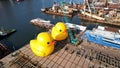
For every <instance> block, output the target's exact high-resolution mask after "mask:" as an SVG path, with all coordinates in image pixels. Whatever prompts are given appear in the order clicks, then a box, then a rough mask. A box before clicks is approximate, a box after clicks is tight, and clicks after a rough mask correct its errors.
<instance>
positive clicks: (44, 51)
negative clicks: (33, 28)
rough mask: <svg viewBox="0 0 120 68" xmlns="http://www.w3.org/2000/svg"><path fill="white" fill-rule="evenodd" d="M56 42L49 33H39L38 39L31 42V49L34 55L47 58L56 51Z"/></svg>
mask: <svg viewBox="0 0 120 68" xmlns="http://www.w3.org/2000/svg"><path fill="white" fill-rule="evenodd" d="M54 44H55V42H54V40H53V38H52V37H51V35H50V34H49V33H48V32H42V33H39V34H38V36H37V39H34V40H30V47H31V49H32V51H33V53H34V54H36V55H37V56H40V57H45V56H47V55H49V54H51V53H52V52H53V50H54Z"/></svg>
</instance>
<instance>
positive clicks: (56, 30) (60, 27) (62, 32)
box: [51, 22, 68, 41]
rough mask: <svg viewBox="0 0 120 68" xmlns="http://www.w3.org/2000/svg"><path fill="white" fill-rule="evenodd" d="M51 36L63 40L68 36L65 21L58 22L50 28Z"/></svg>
mask: <svg viewBox="0 0 120 68" xmlns="http://www.w3.org/2000/svg"><path fill="white" fill-rule="evenodd" d="M51 34H52V37H53V39H54V40H57V41H60V40H65V39H66V38H67V37H68V32H67V27H66V25H65V23H63V22H58V23H57V24H56V25H55V26H54V27H53V28H52V32H51Z"/></svg>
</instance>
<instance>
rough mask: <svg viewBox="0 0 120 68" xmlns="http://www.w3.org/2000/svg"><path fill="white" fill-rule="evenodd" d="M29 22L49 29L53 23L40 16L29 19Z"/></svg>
mask: <svg viewBox="0 0 120 68" xmlns="http://www.w3.org/2000/svg"><path fill="white" fill-rule="evenodd" d="M30 23H31V24H32V25H35V26H38V27H42V28H46V29H51V28H52V27H53V24H51V23H50V21H49V20H44V19H41V18H36V19H32V20H30Z"/></svg>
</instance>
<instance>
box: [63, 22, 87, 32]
mask: <svg viewBox="0 0 120 68" xmlns="http://www.w3.org/2000/svg"><path fill="white" fill-rule="evenodd" d="M65 24H66V25H67V27H68V28H74V29H78V30H82V31H85V30H86V27H85V26H82V25H76V24H72V23H65Z"/></svg>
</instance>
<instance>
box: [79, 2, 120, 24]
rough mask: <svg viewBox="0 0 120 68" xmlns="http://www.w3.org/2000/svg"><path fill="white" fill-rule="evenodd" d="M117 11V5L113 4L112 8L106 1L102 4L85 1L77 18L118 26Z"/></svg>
mask: <svg viewBox="0 0 120 68" xmlns="http://www.w3.org/2000/svg"><path fill="white" fill-rule="evenodd" d="M93 2H94V3H93ZM110 5H111V7H110ZM113 7H114V9H113ZM119 9H120V6H119V3H117V4H116V3H115V4H114V6H112V4H111V3H110V2H108V0H104V1H102V2H98V1H91V2H90V1H89V0H85V2H84V4H83V8H81V9H80V12H79V13H78V16H79V18H80V19H83V20H87V21H93V22H97V23H103V24H110V25H116V26H120V10H119Z"/></svg>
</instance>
